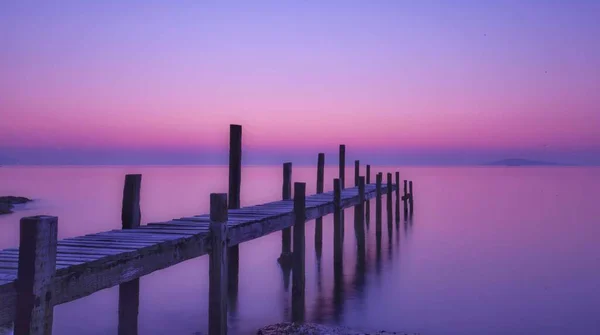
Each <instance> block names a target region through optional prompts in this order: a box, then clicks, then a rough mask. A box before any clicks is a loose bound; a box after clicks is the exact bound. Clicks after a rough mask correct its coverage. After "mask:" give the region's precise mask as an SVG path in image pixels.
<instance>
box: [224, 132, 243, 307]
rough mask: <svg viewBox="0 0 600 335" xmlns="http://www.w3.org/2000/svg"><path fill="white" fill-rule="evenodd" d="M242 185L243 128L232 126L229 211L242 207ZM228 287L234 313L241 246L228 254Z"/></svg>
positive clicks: (230, 250) (230, 249) (230, 137)
mask: <svg viewBox="0 0 600 335" xmlns="http://www.w3.org/2000/svg"><path fill="white" fill-rule="evenodd" d="M241 184H242V126H241V125H237V124H232V125H230V126H229V193H228V196H229V199H228V201H227V203H228V206H229V207H228V208H229V209H238V208H240V206H241V198H240V191H241ZM227 256H228V263H227V264H228V265H227V269H228V270H227V271H229V273H228V277H227V278H228V279H229V282H228V285H229V293H230V295H231V296H230V299H231V300H230V307H231V310H232V312H235V310H236V303H237V291H238V278H239V268H240V249H239V245H235V246H232V247H230V248H229V250H228V253H227Z"/></svg>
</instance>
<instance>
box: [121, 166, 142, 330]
mask: <svg viewBox="0 0 600 335" xmlns="http://www.w3.org/2000/svg"><path fill="white" fill-rule="evenodd" d="M141 186H142V175H141V174H129V175H126V176H125V184H124V186H123V202H122V207H121V228H122V229H133V228H137V227H139V226H140V224H141V219H142V215H141V209H140V189H141ZM139 305H140V280H139V278H138V279H134V280H131V281H128V282H126V283H123V284H121V285H119V325H118V334H119V335H134V334H137V333H138V315H139Z"/></svg>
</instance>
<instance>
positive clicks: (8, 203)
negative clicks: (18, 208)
mask: <svg viewBox="0 0 600 335" xmlns="http://www.w3.org/2000/svg"><path fill="white" fill-rule="evenodd" d="M30 201H31V199H29V198H25V197H14V196H5V197H2V196H0V214H10V213H12V209H13V207H14V205H20V204H24V203H28V202H30Z"/></svg>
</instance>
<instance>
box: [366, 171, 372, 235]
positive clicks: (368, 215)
mask: <svg viewBox="0 0 600 335" xmlns="http://www.w3.org/2000/svg"><path fill="white" fill-rule="evenodd" d="M366 173H367V176H366V177H367V178H366V181H365V183H366V184H367V185H368V184H371V165H369V164H367V171H366ZM370 220H371V202H370V201H367V203H366V204H365V223H366V224H367V229H368V228H369V221H370Z"/></svg>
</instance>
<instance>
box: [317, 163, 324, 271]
mask: <svg viewBox="0 0 600 335" xmlns="http://www.w3.org/2000/svg"><path fill="white" fill-rule="evenodd" d="M324 181H325V154H324V153H319V157H318V159H317V194H320V193H323V190H324V185H323V184H324ZM322 250H323V218H317V219H316V220H315V251H316V254H317V259H318V260H320V259H321V252H322Z"/></svg>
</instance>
